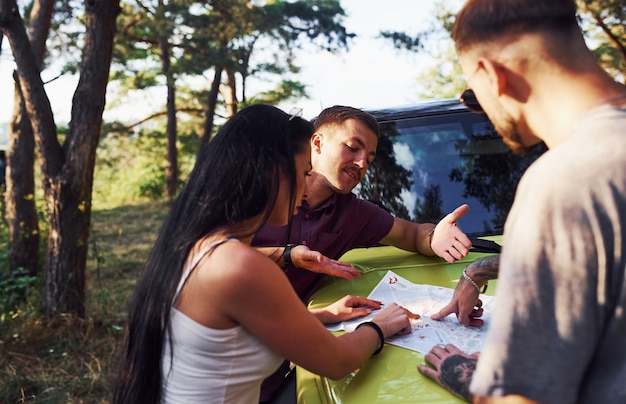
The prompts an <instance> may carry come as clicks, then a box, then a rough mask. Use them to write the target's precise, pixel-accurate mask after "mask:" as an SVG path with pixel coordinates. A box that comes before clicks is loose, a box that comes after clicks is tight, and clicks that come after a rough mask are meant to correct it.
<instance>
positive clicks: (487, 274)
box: [465, 255, 500, 285]
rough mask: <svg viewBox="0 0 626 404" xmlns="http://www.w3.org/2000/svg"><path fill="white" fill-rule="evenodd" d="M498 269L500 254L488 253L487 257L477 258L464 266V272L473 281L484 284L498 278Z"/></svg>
mask: <svg viewBox="0 0 626 404" xmlns="http://www.w3.org/2000/svg"><path fill="white" fill-rule="evenodd" d="M499 269H500V256H499V255H490V256H489V257H483V258H479V259H477V260H476V261H474V262H472V263H471V264H469V265H468V266H467V268H465V272H466V273H467V275H468V276H469V277H471V278H472V279H473V280H474V282H476V283H478V284H479V285H484V284H486V283H487V281H490V280H492V279H497V278H498V270H499Z"/></svg>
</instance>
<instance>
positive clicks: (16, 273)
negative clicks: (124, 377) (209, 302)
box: [0, 0, 626, 402]
mask: <svg viewBox="0 0 626 404" xmlns="http://www.w3.org/2000/svg"><path fill="white" fill-rule="evenodd" d="M434 3H435V4H436V7H434V9H433V10H434V14H433V15H432V19H431V21H432V23H430V24H429V25H428V26H427V27H426V28H424V29H422V30H421V31H420V32H417V33H416V32H398V31H393V30H381V32H379V35H378V39H379V40H380V41H381V43H385V44H386V45H387V46H389V47H391V48H394V49H396V50H397V52H398V55H401V54H404V55H407V54H413V55H418V54H424V53H426V54H428V55H429V56H430V57H431V58H432V59H434V60H436V63H434V64H432V65H430V67H428V68H421V69H417V68H416V69H415V72H416V73H415V75H416V80H419V81H420V82H422V83H423V84H424V85H423V86H422V87H421V88H420V89H419V90H418V91H416V97H417V98H423V99H426V98H448V97H453V96H456V95H457V94H458V93H459V92H460V90H461V89H462V87H463V86H464V81H463V77H462V75H461V73H460V68H459V66H458V64H457V62H456V57H455V54H454V50H453V47H452V44H451V42H450V39H449V29H450V26H451V23H452V22H453V20H454V13H455V11H456V9H458V6H459V4H460V3H459V1H445V0H439V1H435V2H434ZM381 4H382V2H381ZM578 4H579V10H580V15H581V26H582V27H583V28H584V30H585V32H586V36H587V39H588V42H589V44H590V47H591V48H592V49H593V50H594V52H595V54H596V56H597V57H598V59H599V60H600V62H601V64H602V65H603V66H604V67H605V69H606V70H607V71H608V72H609V73H610V74H611V75H612V76H613V77H615V79H616V80H617V81H620V82H622V83H624V80H625V75H624V72H625V71H626V69H625V67H626V32H625V26H626V1H624V0H620V1H616V0H602V1H587V0H585V1H582V0H579V1H578ZM405 5H406V7H405V9H404V10H403V12H404V13H406V12H410V11H411V10H415V8H416V6H415V2H413V1H409V0H407V1H406V2H405ZM381 7H382V5H381ZM387 11H389V10H381V12H387ZM346 18H347V16H346V12H345V10H344V8H343V7H342V4H341V1H333V0H302V1H279V0H274V1H271V0H267V1H260V0H259V1H252V0H251V1H244V0H212V1H192V0H170V1H167V0H143V1H140V0H128V1H119V0H89V1H84V2H81V1H75V0H56V1H54V0H35V1H16V0H0V42H2V43H7V42H8V44H9V49H10V54H9V55H7V54H6V53H5V49H6V47H2V49H3V54H0V57H2V58H5V57H10V58H12V60H14V62H15V66H16V69H15V70H16V72H15V74H14V80H15V81H14V92H13V94H5V95H4V97H5V99H6V98H9V97H12V98H13V112H12V114H11V119H10V122H9V125H8V144H7V145H6V154H7V157H8V161H7V172H6V185H0V193H1V195H0V196H1V198H0V215H1V216H0V397H2V399H3V400H5V401H6V402H108V401H109V398H110V395H111V389H112V383H113V379H114V376H115V358H116V350H117V346H118V343H119V342H120V341H121V339H122V335H123V325H124V320H125V308H126V304H127V302H128V299H129V296H130V294H131V293H132V290H133V287H134V284H135V282H136V280H137V278H138V274H139V272H140V271H141V267H142V265H143V262H144V260H145V259H146V257H147V254H148V251H149V249H150V247H151V243H152V242H153V240H154V238H155V237H156V233H157V232H158V229H159V227H160V224H161V221H162V220H163V218H164V216H165V214H166V213H167V208H168V206H169V202H170V201H171V200H172V199H173V198H175V196H176V194H177V192H178V190H179V189H180V187H181V185H182V184H183V182H184V179H185V177H186V175H187V173H188V172H189V170H190V168H191V167H192V165H193V163H194V160H195V155H196V152H197V150H199V148H201V147H202V146H203V145H205V144H206V143H207V142H209V141H210V140H211V136H212V135H213V134H214V133H215V131H216V129H217V128H218V127H219V125H220V124H221V123H222V122H223V121H224V120H225V119H227V118H228V117H229V116H231V115H232V114H233V113H235V112H236V111H237V110H239V109H241V108H242V107H244V106H246V105H249V104H252V103H257V102H264V103H270V104H275V105H279V106H283V105H291V104H293V105H305V104H306V103H307V102H310V100H311V99H314V98H315V97H314V96H311V95H310V91H311V90H310V88H309V87H307V85H305V84H304V83H302V82H301V81H299V80H298V75H299V72H301V69H302V66H301V64H300V63H301V61H300V60H301V59H302V55H303V53H304V54H307V53H309V54H318V55H322V54H336V53H341V52H348V51H349V49H350V46H351V44H352V43H353V41H354V40H355V34H353V33H351V32H350V31H349V30H348V29H347V28H346V25H345V20H346ZM373 23H375V21H374V22H373ZM433 44H436V45H433ZM375 57H376V54H375V53H373V54H372V58H375ZM398 57H400V56H398ZM390 63H393V62H391V61H390ZM59 66H61V68H59ZM348 68H350V69H359V66H349V67H348ZM51 70H53V71H54V72H55V74H56V75H55V77H52V78H48V79H47V80H48V81H49V80H55V79H58V77H62V76H63V75H67V74H73V75H75V76H76V77H78V81H77V83H76V87H75V88H72V89H67V91H72V93H73V96H72V103H71V112H70V119H69V120H68V121H67V122H68V123H67V124H65V123H63V124H56V122H57V120H58V119H55V118H56V117H55V114H54V112H53V110H52V108H51V103H50V98H49V97H48V94H47V93H46V84H45V83H44V82H43V80H42V77H49V76H50V71H51ZM46 73H47V74H46ZM381 74H384V72H381ZM254 80H257V81H261V82H265V83H266V85H265V86H264V88H263V89H262V90H256V89H254V88H250V87H251V86H249V84H250V83H251V82H253V81H254ZM407 85H411V83H407ZM107 88H108V89H109V90H107ZM111 88H114V89H115V91H114V92H113V91H111V90H110V89H111ZM157 88H158V89H159V91H157V92H155V91H154V90H155V89H157ZM109 91H111V92H109ZM133 94H134V95H137V94H143V97H144V98H145V99H149V100H150V102H149V103H150V105H152V106H156V107H154V108H153V109H151V110H149V111H147V112H144V110H143V109H141V108H137V113H135V114H129V115H127V116H134V117H135V120H129V119H126V120H122V119H113V118H107V119H106V120H105V119H103V113H104V111H105V107H106V106H107V105H110V104H115V103H117V104H118V105H123V104H124V103H125V101H126V100H128V99H129V97H131V96H132V95H133ZM155 94H162V95H163V99H154V98H155ZM105 100H106V102H105ZM331 102H332V101H331ZM311 109H314V108H311ZM307 112H308V114H309V117H310V116H312V115H314V114H315V113H317V112H319V111H315V110H314V111H307ZM138 114H144V116H141V117H139V118H137V115H138ZM59 122H61V121H60V120H59Z"/></svg>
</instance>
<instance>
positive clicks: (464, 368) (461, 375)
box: [439, 355, 476, 402]
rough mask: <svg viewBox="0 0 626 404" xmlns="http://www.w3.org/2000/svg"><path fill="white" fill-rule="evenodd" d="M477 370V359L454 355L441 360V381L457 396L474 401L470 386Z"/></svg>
mask: <svg viewBox="0 0 626 404" xmlns="http://www.w3.org/2000/svg"><path fill="white" fill-rule="evenodd" d="M475 370H476V359H475V358H468V357H466V356H461V355H452V356H449V357H448V358H446V359H444V360H443V362H441V367H440V369H439V381H440V382H441V384H442V385H444V386H446V387H447V388H448V389H450V391H451V392H452V393H454V394H456V395H457V396H459V397H461V398H463V399H465V400H467V401H470V402H471V401H472V394H471V393H470V391H469V386H470V383H471V381H472V376H473V375H474V371H475Z"/></svg>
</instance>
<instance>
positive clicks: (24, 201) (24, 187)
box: [6, 0, 54, 275]
mask: <svg viewBox="0 0 626 404" xmlns="http://www.w3.org/2000/svg"><path fill="white" fill-rule="evenodd" d="M53 10H54V1H53V0H36V1H35V2H34V3H33V8H32V9H31V13H30V20H31V26H30V32H29V34H30V35H29V36H30V43H31V46H32V49H33V52H34V57H35V61H36V63H37V66H38V67H39V68H41V64H42V60H43V56H44V53H45V50H46V40H47V38H48V33H49V31H50V22H51V20H52V12H53ZM13 98H14V103H13V105H14V108H13V115H12V117H11V125H10V127H9V149H8V150H7V193H6V205H7V213H8V215H7V217H8V224H9V243H10V249H9V268H10V270H11V271H15V270H17V269H18V268H20V267H21V268H24V269H26V270H27V271H28V273H29V274H30V275H35V274H36V273H37V271H38V269H39V240H40V237H39V222H38V220H37V206H36V204H35V197H34V196H35V179H34V177H35V176H34V167H35V141H34V138H33V136H34V135H33V129H32V127H31V125H30V121H29V119H28V115H27V113H26V107H25V104H24V101H23V98H22V91H21V89H20V88H19V81H18V80H17V77H16V80H15V91H14V96H13Z"/></svg>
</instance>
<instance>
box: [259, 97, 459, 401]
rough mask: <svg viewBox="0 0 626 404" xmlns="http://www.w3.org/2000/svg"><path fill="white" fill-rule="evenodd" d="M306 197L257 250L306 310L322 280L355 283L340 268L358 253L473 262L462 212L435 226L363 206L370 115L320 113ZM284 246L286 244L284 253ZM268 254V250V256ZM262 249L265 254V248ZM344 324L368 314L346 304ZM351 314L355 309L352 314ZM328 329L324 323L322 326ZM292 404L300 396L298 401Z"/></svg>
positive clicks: (374, 132)
mask: <svg viewBox="0 0 626 404" xmlns="http://www.w3.org/2000/svg"><path fill="white" fill-rule="evenodd" d="M314 127H315V133H314V134H313V136H312V137H311V166H312V170H311V172H310V175H309V176H308V177H307V192H306V194H305V198H304V201H303V203H302V206H300V207H299V208H298V212H297V214H296V215H295V216H294V217H293V221H292V223H291V226H290V227H288V226H282V227H277V226H272V225H269V224H266V225H264V226H263V227H262V228H261V229H260V230H259V231H258V232H257V233H256V235H255V237H254V240H253V241H252V245H254V246H256V247H257V248H259V249H260V250H263V251H264V252H265V253H266V254H267V255H269V256H272V257H273V258H274V259H275V260H276V261H277V262H278V263H279V264H281V266H283V268H285V273H286V275H287V277H288V278H289V281H290V282H291V284H292V286H293V287H294V289H295V291H296V293H297V294H298V296H300V298H301V299H302V301H303V302H305V303H306V302H307V301H308V300H309V298H310V297H311V295H312V294H313V293H314V292H315V291H316V290H317V289H318V287H319V286H320V285H321V283H322V281H323V280H324V279H325V275H326V274H329V275H333V276H340V277H344V278H347V279H352V278H353V277H354V276H359V275H360V272H359V271H358V270H356V269H355V268H353V267H352V266H350V265H349V264H347V263H343V262H340V261H337V259H338V258H339V257H341V255H343V254H344V253H345V252H347V251H349V250H351V249H353V248H356V247H367V246H372V245H375V244H377V243H382V244H387V245H393V246H396V247H398V248H401V249H404V250H407V251H413V252H417V253H421V254H424V255H431V256H432V255H437V256H439V257H442V258H444V259H445V260H446V261H448V262H455V261H456V260H458V259H461V258H463V257H465V256H466V255H467V254H468V251H469V248H470V247H471V242H470V240H469V238H468V237H467V236H466V235H465V234H464V233H463V232H462V231H461V230H460V229H459V228H458V227H457V226H456V222H457V220H458V219H459V218H460V217H461V216H463V215H464V214H465V213H467V211H468V210H469V206H467V205H462V206H460V207H458V208H457V209H455V211H454V212H452V213H450V214H448V215H447V216H446V217H444V218H443V219H442V220H441V221H440V222H439V223H438V224H437V225H436V226H435V224H431V223H414V222H411V221H408V220H403V219H399V218H396V217H393V216H392V215H391V214H390V213H388V212H387V211H386V210H384V209H382V208H380V207H379V206H378V205H376V204H374V203H371V202H368V201H365V200H362V199H359V198H357V197H356V196H355V195H354V194H353V193H352V189H353V188H354V187H355V186H356V185H357V184H359V182H360V181H361V179H363V177H364V176H365V172H366V171H367V169H368V167H369V165H370V164H371V162H372V161H373V160H374V158H375V157H376V147H377V145H378V123H377V122H376V119H375V118H374V117H373V116H372V115H371V114H369V113H367V112H364V111H362V110H360V109H357V108H352V107H347V106H333V107H329V108H326V109H325V110H323V111H322V112H321V113H320V114H319V116H318V117H317V118H316V119H315V122H314ZM285 243H289V244H288V245H287V247H286V248H285V247H277V246H284V245H285ZM268 246H269V248H267V247H268ZM262 247H265V248H262ZM345 303H346V305H345V306H346V307H345V308H344V309H345V310H344V311H345V313H343V315H344V316H345V319H349V318H354V317H358V316H363V315H366V314H368V313H369V311H367V309H366V308H363V307H357V305H358V300H356V299H355V298H350V297H347V298H346V300H345ZM353 306H354V307H353ZM320 320H321V321H322V322H324V319H323V318H320ZM288 370H289V366H288V363H285V364H284V366H283V368H281V369H279V371H278V372H277V374H275V375H274V376H273V377H271V378H270V379H268V380H266V383H264V385H263V387H262V391H261V401H268V400H269V399H270V398H271V397H272V396H273V394H274V392H275V391H276V390H277V389H278V388H279V386H280V385H281V384H283V383H284V380H283V379H284V375H285V374H286V373H287V371H288ZM293 399H294V400H295V395H294V397H293Z"/></svg>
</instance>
